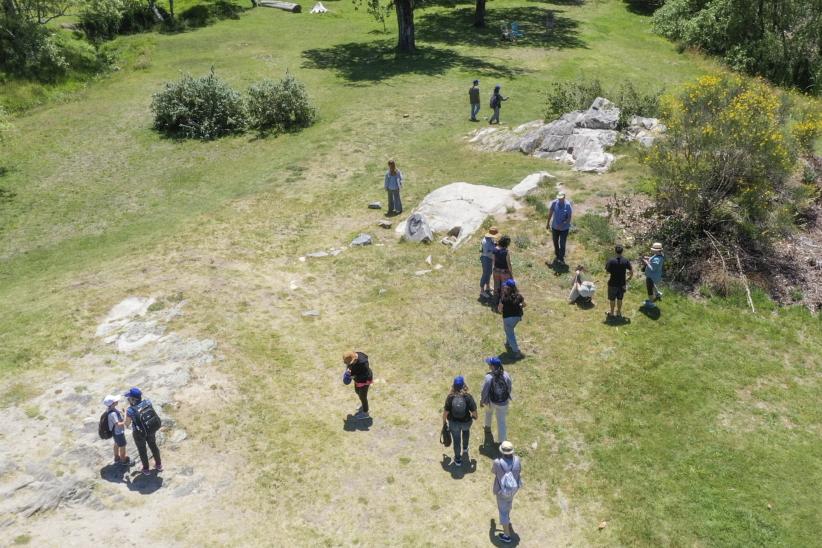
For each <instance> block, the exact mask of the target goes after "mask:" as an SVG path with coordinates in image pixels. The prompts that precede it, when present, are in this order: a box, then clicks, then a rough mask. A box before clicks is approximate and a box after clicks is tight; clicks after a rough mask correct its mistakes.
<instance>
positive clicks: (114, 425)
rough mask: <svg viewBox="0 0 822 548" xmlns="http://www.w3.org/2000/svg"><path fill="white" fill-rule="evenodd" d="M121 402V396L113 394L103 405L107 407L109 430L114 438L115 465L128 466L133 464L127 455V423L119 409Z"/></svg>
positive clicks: (107, 397)
mask: <svg viewBox="0 0 822 548" xmlns="http://www.w3.org/2000/svg"><path fill="white" fill-rule="evenodd" d="M119 401H120V396H115V395H114V394H111V395H108V396H106V399H104V400H103V405H105V406H106V413H107V415H106V420H107V421H108V429H109V431H110V432H111V433H112V437H113V438H114V464H122V465H123V466H128V465H129V464H131V461H130V460H129V458H128V455H127V454H126V426H125V424H126V423H125V420H124V417H123V413H122V412H121V411H120V410H119V409H117V403H118V402H119Z"/></svg>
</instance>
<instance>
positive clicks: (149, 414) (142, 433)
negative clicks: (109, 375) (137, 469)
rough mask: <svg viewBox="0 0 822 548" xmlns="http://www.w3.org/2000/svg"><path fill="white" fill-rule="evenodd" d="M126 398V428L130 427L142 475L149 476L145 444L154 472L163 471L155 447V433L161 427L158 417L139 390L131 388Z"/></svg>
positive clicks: (158, 451) (158, 452)
mask: <svg viewBox="0 0 822 548" xmlns="http://www.w3.org/2000/svg"><path fill="white" fill-rule="evenodd" d="M123 395H124V396H125V397H126V398H128V403H129V407H128V409H126V422H125V425H126V426H131V433H132V436H133V438H134V444H135V445H136V446H137V452H138V453H140V461H141V462H142V463H143V475H144V476H147V475H149V474H151V470H149V466H148V452H147V451H146V444H148V448H149V449H151V456H152V457H154V470H155V471H157V472H162V471H163V464H162V462H161V461H160V449H159V448H158V447H157V438H156V434H157V431H158V430H159V429H160V427H161V426H162V422H161V421H160V416H159V415H158V414H157V412H156V411H155V410H154V406H153V405H152V404H151V400H149V399H143V392H142V391H141V390H140V389H139V388H132V389H131V390H129V391H128V392H126V393H125V394H123Z"/></svg>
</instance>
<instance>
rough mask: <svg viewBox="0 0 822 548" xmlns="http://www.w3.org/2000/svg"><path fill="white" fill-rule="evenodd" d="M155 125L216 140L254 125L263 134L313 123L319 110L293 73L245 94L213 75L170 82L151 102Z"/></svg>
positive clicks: (170, 131) (165, 130)
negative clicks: (244, 95)
mask: <svg viewBox="0 0 822 548" xmlns="http://www.w3.org/2000/svg"><path fill="white" fill-rule="evenodd" d="M151 110H152V112H153V113H154V127H155V129H157V130H159V131H161V132H163V133H165V134H166V135H169V136H172V137H178V138H190V139H202V140H205V141H207V140H211V139H217V138H219V137H222V136H225V135H231V134H237V133H242V132H243V131H245V130H246V129H254V130H256V131H258V132H260V133H262V134H266V133H281V132H287V131H294V130H297V129H300V128H303V127H308V126H310V125H311V124H312V123H314V120H315V119H316V117H317V111H316V109H315V108H314V106H313V105H312V104H311V101H310V100H309V98H308V93H307V92H306V90H305V86H303V84H302V83H300V82H299V81H297V80H296V79H295V78H294V77H293V76H292V75H291V74H286V76H285V78H283V79H282V80H280V81H278V82H274V81H272V80H262V81H260V82H257V83H255V84H253V85H251V87H249V89H248V92H247V94H246V97H243V95H242V94H240V93H239V92H237V91H235V90H234V89H232V88H231V86H230V85H229V84H228V83H226V82H225V81H223V80H222V79H220V78H219V77H218V76H217V75H215V74H214V72H213V71H212V72H211V73H209V74H207V75H205V76H202V77H199V78H193V77H192V76H190V75H184V76H183V77H182V78H181V79H179V80H177V81H174V82H168V83H166V85H165V88H164V89H163V90H162V91H160V92H159V93H156V94H154V97H153V100H152V102H151Z"/></svg>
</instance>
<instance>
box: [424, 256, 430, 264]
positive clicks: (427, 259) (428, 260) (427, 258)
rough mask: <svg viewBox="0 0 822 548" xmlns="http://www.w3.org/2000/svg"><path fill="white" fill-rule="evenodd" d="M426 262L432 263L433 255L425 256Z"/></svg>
mask: <svg viewBox="0 0 822 548" xmlns="http://www.w3.org/2000/svg"><path fill="white" fill-rule="evenodd" d="M425 262H426V263H428V264H431V255H429V256H428V257H426V258H425Z"/></svg>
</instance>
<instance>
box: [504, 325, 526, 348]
mask: <svg viewBox="0 0 822 548" xmlns="http://www.w3.org/2000/svg"><path fill="white" fill-rule="evenodd" d="M521 320H522V316H509V317H507V318H503V319H502V327H503V329H504V330H505V340H506V341H508V346H510V347H511V350H513V351H514V352H519V345H518V344H517V334H516V333H514V328H515V327H516V326H517V324H518V323H519V322H520V321H521Z"/></svg>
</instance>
